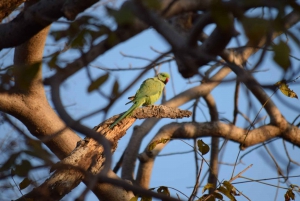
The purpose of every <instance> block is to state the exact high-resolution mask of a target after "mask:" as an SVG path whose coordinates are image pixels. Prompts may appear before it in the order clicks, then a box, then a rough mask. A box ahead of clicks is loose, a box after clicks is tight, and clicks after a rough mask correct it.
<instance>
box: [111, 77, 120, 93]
mask: <svg viewBox="0 0 300 201" xmlns="http://www.w3.org/2000/svg"><path fill="white" fill-rule="evenodd" d="M112 94H113V95H114V96H117V95H118V94H119V82H118V80H116V81H115V83H114V86H113V88H112Z"/></svg>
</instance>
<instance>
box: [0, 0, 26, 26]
mask: <svg viewBox="0 0 300 201" xmlns="http://www.w3.org/2000/svg"><path fill="white" fill-rule="evenodd" d="M24 2H25V0H10V1H7V0H0V22H1V21H2V20H3V19H4V18H6V17H7V16H9V14H10V13H11V12H13V11H14V10H15V9H16V8H17V7H18V6H19V5H21V4H22V3H24Z"/></svg>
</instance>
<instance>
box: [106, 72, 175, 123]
mask: <svg viewBox="0 0 300 201" xmlns="http://www.w3.org/2000/svg"><path fill="white" fill-rule="evenodd" d="M169 77H170V76H169V74H167V73H160V74H158V76H157V77H154V78H148V79H146V80H145V81H144V82H143V83H142V84H141V86H140V88H139V89H138V90H137V92H136V94H135V96H133V97H129V99H130V100H131V101H130V102H128V103H131V102H132V103H133V105H132V106H131V107H130V108H129V109H128V110H127V111H126V112H125V113H124V114H123V115H122V116H120V117H119V118H118V119H117V120H116V121H115V122H114V123H112V124H111V125H110V128H113V127H114V126H115V125H116V124H117V123H119V122H120V121H121V120H122V119H124V118H125V117H127V116H129V115H130V114H131V113H132V112H133V111H134V110H135V109H136V108H138V107H140V106H146V105H152V104H154V103H155V102H156V101H157V100H158V99H159V98H160V96H161V94H162V91H163V89H164V87H165V84H166V83H167V82H168V79H169ZM128 103H126V104H128Z"/></svg>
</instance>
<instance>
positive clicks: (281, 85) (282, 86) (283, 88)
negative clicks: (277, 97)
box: [274, 80, 298, 99]
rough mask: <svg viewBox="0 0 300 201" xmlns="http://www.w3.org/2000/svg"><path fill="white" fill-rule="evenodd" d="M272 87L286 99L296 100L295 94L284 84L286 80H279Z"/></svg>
mask: <svg viewBox="0 0 300 201" xmlns="http://www.w3.org/2000/svg"><path fill="white" fill-rule="evenodd" d="M274 85H275V86H277V87H278V88H279V90H280V91H281V93H283V94H284V95H286V96H287V97H290V98H297V99H298V96H297V94H296V93H295V92H294V91H293V90H291V89H290V88H289V85H288V84H287V83H286V80H281V81H279V82H276V83H275V84H274Z"/></svg>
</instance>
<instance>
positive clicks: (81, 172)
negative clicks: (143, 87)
mask: <svg viewBox="0 0 300 201" xmlns="http://www.w3.org/2000/svg"><path fill="white" fill-rule="evenodd" d="M190 115H191V112H189V111H182V110H179V109H176V108H168V107H166V106H150V107H144V108H138V109H136V111H135V112H134V113H133V114H132V117H129V118H125V120H123V121H121V123H120V124H121V125H117V126H116V127H118V126H119V128H117V129H114V130H112V129H110V128H109V125H110V124H111V123H112V122H113V121H114V120H115V118H117V116H114V117H112V118H110V119H108V120H106V121H105V122H103V123H101V124H100V125H98V126H96V127H95V128H94V131H96V132H97V133H98V135H102V136H105V138H106V139H107V140H109V141H110V143H111V144H112V149H111V152H114V151H115V149H116V148H117V145H118V141H119V140H120V139H121V138H122V137H123V136H124V135H125V134H126V130H127V129H128V128H129V127H130V126H131V125H132V123H133V121H132V119H134V118H150V117H157V118H163V117H164V118H167V117H168V118H182V117H187V116H190ZM133 117H134V118H133ZM126 119H127V120H126ZM128 122H131V123H128ZM121 127H122V130H121ZM100 142H101V141H100ZM103 153H104V149H103V147H102V146H101V145H99V142H98V141H96V140H94V139H92V138H86V139H85V140H82V141H80V143H78V144H77V147H76V149H75V150H74V151H73V152H72V153H71V155H70V156H68V157H66V158H65V159H63V160H62V161H61V162H59V163H58V164H56V165H55V166H54V167H53V168H52V171H53V170H54V169H55V170H56V171H55V172H54V174H53V175H51V176H50V178H48V179H47V180H46V181H45V182H44V183H43V184H42V185H40V186H39V187H37V188H35V189H33V190H32V191H31V192H30V193H28V194H27V195H25V197H24V198H31V199H33V200H35V199H36V198H37V197H46V198H49V197H50V198H49V199H48V200H59V199H61V198H62V197H63V196H64V195H66V194H67V193H69V192H70V191H71V190H72V189H73V188H75V187H76V186H77V185H78V184H79V183H80V182H81V180H82V179H83V178H84V177H86V175H88V174H87V172H88V173H91V174H93V175H98V174H99V172H100V170H101V169H102V168H103V165H104V161H105V155H104V154H103ZM71 167H76V168H71ZM70 172H71V173H70ZM96 179H97V178H96ZM89 182H90V181H89ZM119 190H121V189H119ZM123 193H124V192H123ZM126 195H127V194H126ZM98 198H99V199H100V198H101V196H99V197H98ZM20 199H21V198H20Z"/></svg>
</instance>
